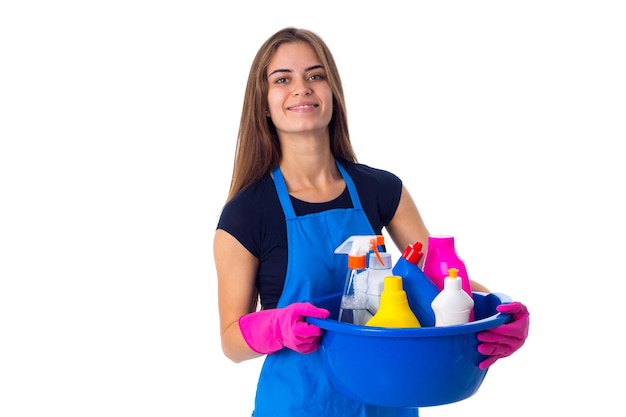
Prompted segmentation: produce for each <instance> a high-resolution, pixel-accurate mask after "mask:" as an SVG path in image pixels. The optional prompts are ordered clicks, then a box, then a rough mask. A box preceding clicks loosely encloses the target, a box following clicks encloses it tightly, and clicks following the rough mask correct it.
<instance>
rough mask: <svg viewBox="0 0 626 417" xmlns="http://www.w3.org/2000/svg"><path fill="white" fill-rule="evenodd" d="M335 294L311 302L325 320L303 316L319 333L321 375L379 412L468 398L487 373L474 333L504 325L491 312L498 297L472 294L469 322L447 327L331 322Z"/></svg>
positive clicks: (503, 320)
mask: <svg viewBox="0 0 626 417" xmlns="http://www.w3.org/2000/svg"><path fill="white" fill-rule="evenodd" d="M340 300H341V294H334V295H332V296H329V297H325V298H322V299H318V300H314V301H313V303H314V304H315V305H316V306H319V307H323V308H326V309H328V310H330V312H331V316H330V318H328V319H318V318H313V317H308V318H307V321H308V322H310V323H312V324H315V325H316V326H319V327H320V328H321V329H323V333H322V338H321V341H320V349H321V353H322V357H323V358H324V363H325V368H326V372H327V373H328V376H329V378H330V380H331V381H332V383H333V385H335V387H336V388H337V389H338V390H339V391H340V392H342V393H343V394H344V395H346V396H348V397H350V398H353V399H355V400H357V401H361V402H364V403H366V404H371V405H376V406H385V407H428V406H435V405H443V404H449V403H453V402H457V401H460V400H463V399H466V398H468V397H470V396H472V395H473V394H474V393H475V392H476V391H477V390H478V388H479V387H480V385H481V384H482V382H483V379H484V378H485V375H486V374H487V370H481V369H480V368H479V367H478V364H479V363H480V362H481V361H482V360H484V359H485V356H484V355H482V354H480V353H478V350H477V347H478V339H477V338H476V334H477V333H478V332H481V331H483V330H487V329H490V328H493V327H496V326H499V325H500V324H503V323H506V322H507V321H509V320H510V316H509V315H507V314H501V313H498V312H497V311H496V307H497V306H498V305H500V304H502V303H504V302H510V301H511V300H510V299H509V297H507V296H506V295H504V294H494V293H491V294H484V293H477V292H474V317H475V320H474V321H472V322H470V323H467V324H463V325H455V326H448V327H421V328H414V329H390V328H381V327H368V326H359V325H355V324H349V323H342V322H338V321H337V320H336V318H337V316H338V314H339V302H340Z"/></svg>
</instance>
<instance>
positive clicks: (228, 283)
mask: <svg viewBox="0 0 626 417" xmlns="http://www.w3.org/2000/svg"><path fill="white" fill-rule="evenodd" d="M213 255H214V258H215V267H216V269H217V286H218V307H219V316H220V334H221V338H222V350H223V351H224V354H225V355H226V357H228V358H229V359H230V360H232V361H233V362H242V361H245V360H248V359H253V358H257V357H259V356H261V355H260V354H258V353H256V352H254V351H253V350H251V349H250V348H249V347H248V344H247V343H246V342H245V340H244V338H243V336H242V334H241V330H240V329H239V318H240V317H241V316H243V315H245V314H248V313H251V312H253V311H255V308H256V296H257V293H256V290H255V277H256V272H257V269H258V265H259V261H258V259H257V258H256V257H255V256H254V255H252V254H251V253H250V252H249V251H248V250H247V249H246V248H245V247H244V246H243V245H242V244H241V243H239V241H238V240H237V239H235V238H234V237H233V236H232V235H230V234H229V233H227V232H225V231H223V230H221V229H218V230H217V231H216V232H215V237H214V239H213Z"/></svg>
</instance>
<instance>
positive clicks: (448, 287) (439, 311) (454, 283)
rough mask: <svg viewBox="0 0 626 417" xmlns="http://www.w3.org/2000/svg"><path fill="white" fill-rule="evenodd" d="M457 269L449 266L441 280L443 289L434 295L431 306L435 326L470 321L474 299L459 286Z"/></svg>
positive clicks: (459, 280)
mask: <svg viewBox="0 0 626 417" xmlns="http://www.w3.org/2000/svg"><path fill="white" fill-rule="evenodd" d="M458 273H459V270H458V269H456V268H450V269H449V270H448V276H447V277H446V278H445V279H444V281H443V290H441V292H440V293H439V294H438V295H437V297H435V299H434V300H433V302H432V308H433V311H434V312H435V326H436V327H441V326H452V325H455V324H465V323H468V322H469V321H470V312H471V311H472V309H473V308H474V299H473V298H472V297H470V296H469V295H467V293H466V292H465V291H463V288H462V286H461V279H460V278H459V276H458Z"/></svg>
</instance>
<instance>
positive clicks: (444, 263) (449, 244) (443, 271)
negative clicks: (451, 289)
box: [423, 235, 474, 321]
mask: <svg viewBox="0 0 626 417" xmlns="http://www.w3.org/2000/svg"><path fill="white" fill-rule="evenodd" d="M450 268H456V269H457V270H458V271H459V272H458V277H459V278H461V287H462V288H463V291H465V292H466V293H467V294H468V295H469V296H470V297H472V299H473V295H472V288H471V287H470V281H469V275H468V274H467V270H466V269H465V263H464V262H463V260H462V259H461V258H460V257H459V255H458V254H457V253H456V249H455V247H454V236H448V235H433V236H428V249H427V251H426V257H425V258H424V268H423V270H424V274H426V276H427V277H428V278H430V279H431V280H432V281H433V282H434V283H435V285H436V286H437V288H439V290H440V291H441V290H443V287H444V280H445V278H446V277H447V276H448V270H449V269H450ZM472 320H474V309H472V311H471V313H470V321H472Z"/></svg>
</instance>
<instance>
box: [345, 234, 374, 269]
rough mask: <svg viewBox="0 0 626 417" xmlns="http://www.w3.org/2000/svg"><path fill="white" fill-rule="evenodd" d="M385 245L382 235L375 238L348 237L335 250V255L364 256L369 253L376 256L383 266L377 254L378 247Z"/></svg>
mask: <svg viewBox="0 0 626 417" xmlns="http://www.w3.org/2000/svg"><path fill="white" fill-rule="evenodd" d="M384 244H385V237H384V236H382V235H375V236H358V235H357V236H350V237H349V238H348V239H346V240H345V241H344V242H343V243H342V244H341V245H339V247H337V249H335V253H336V254H338V253H347V254H348V256H349V257H350V256H365V255H366V254H367V253H369V252H370V251H373V252H374V253H375V254H376V258H378V261H379V262H380V264H381V265H385V262H384V261H383V258H382V257H381V256H380V253H379V252H378V246H381V245H384Z"/></svg>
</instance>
